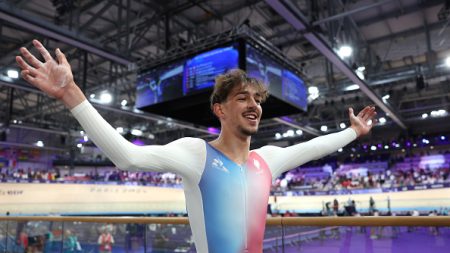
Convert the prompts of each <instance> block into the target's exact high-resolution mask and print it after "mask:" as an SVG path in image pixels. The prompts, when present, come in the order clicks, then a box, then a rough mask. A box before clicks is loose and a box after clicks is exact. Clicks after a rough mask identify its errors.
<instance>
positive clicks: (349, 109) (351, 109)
mask: <svg viewBox="0 0 450 253" xmlns="http://www.w3.org/2000/svg"><path fill="white" fill-rule="evenodd" d="M348 116H349V117H351V116H355V114H354V113H353V108H351V107H349V108H348Z"/></svg>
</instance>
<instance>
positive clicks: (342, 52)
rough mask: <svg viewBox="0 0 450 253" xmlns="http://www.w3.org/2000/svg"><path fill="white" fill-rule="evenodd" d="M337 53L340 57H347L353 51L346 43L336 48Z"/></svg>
mask: <svg viewBox="0 0 450 253" xmlns="http://www.w3.org/2000/svg"><path fill="white" fill-rule="evenodd" d="M337 53H338V55H339V57H341V59H344V58H347V57H349V56H350V55H352V53H353V48H352V47H350V46H347V45H344V46H341V47H340V48H339V50H338V52H337Z"/></svg>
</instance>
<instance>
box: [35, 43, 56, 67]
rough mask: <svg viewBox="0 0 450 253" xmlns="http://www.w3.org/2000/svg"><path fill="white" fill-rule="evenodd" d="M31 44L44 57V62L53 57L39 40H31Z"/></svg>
mask: <svg viewBox="0 0 450 253" xmlns="http://www.w3.org/2000/svg"><path fill="white" fill-rule="evenodd" d="M33 45H34V46H35V47H36V48H37V50H39V53H41V55H42V57H44V60H45V61H46V62H48V61H51V60H53V57H52V56H51V55H50V53H49V52H48V51H47V49H46V48H45V47H44V46H43V45H42V43H41V42H39V41H38V40H33Z"/></svg>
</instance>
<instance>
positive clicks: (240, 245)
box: [16, 40, 376, 253]
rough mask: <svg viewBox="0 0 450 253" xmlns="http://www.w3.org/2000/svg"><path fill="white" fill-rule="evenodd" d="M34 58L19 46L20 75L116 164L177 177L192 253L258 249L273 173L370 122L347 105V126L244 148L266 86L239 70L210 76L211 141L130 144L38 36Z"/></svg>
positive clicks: (368, 111)
mask: <svg viewBox="0 0 450 253" xmlns="http://www.w3.org/2000/svg"><path fill="white" fill-rule="evenodd" d="M33 44H34V46H35V47H36V48H37V49H38V50H39V52H40V53H41V55H42V56H43V58H44V62H41V61H39V60H38V59H37V58H36V57H34V56H33V55H32V54H31V53H30V52H29V51H28V50H27V49H26V48H21V49H20V52H21V54H22V56H23V58H22V57H21V56H17V57H16V60H17V62H18V64H19V65H20V67H21V68H22V72H21V74H22V77H23V78H24V79H25V80H26V81H28V82H29V83H31V84H32V85H34V86H36V87H37V88H39V89H41V90H42V91H44V92H45V93H47V94H48V95H50V96H52V97H55V98H56V99H58V100H60V101H62V102H63V103H64V104H65V105H66V106H67V108H68V109H70V110H71V112H72V114H73V115H74V116H75V118H76V119H77V120H78V121H79V122H80V124H81V126H82V127H83V128H84V129H85V130H86V132H87V134H88V135H89V137H90V138H91V139H92V140H93V141H94V143H95V144H96V145H97V146H98V147H99V148H100V149H102V151H103V152H104V153H105V154H106V155H107V156H108V157H109V158H110V159H111V160H112V161H113V162H114V164H115V165H116V166H117V167H118V168H120V169H126V170H140V171H150V170H151V171H159V172H163V171H164V172H165V171H170V172H173V173H178V174H179V175H181V176H182V178H183V186H184V193H185V197H186V205H187V211H188V214H189V221H190V224H191V229H192V233H193V236H194V240H195V245H196V249H197V251H198V252H202V253H207V252H209V253H211V252H214V253H216V252H224V253H238V252H262V246H263V238H264V229H265V219H266V206H267V202H268V198H269V192H270V186H271V182H272V178H276V177H278V176H279V175H281V173H283V172H285V171H287V170H290V169H293V168H297V167H298V166H300V165H302V164H304V163H306V162H308V161H311V160H314V159H319V158H321V157H323V156H325V155H328V154H330V153H332V152H335V151H336V150H338V149H339V148H341V147H343V146H345V145H347V144H348V143H350V142H351V141H353V140H354V139H356V138H357V137H359V136H362V135H365V134H367V133H368V132H369V131H370V129H371V128H372V126H373V124H370V121H371V120H374V117H375V115H376V112H375V108H374V107H370V106H368V107H366V108H364V109H363V110H362V111H361V112H360V113H358V115H357V116H355V115H354V113H353V109H351V108H349V117H350V122H351V126H350V127H349V128H347V129H345V130H343V131H341V132H338V133H333V134H329V135H325V136H321V137H317V138H315V139H312V140H310V141H308V142H305V143H300V144H297V145H293V146H290V147H286V148H280V147H275V146H264V147H262V148H259V149H256V150H250V140H251V136H252V135H253V134H255V133H256V132H257V130H258V125H259V122H260V119H261V114H262V108H261V104H262V103H263V102H264V101H265V99H266V98H267V96H268V93H267V89H266V87H265V86H264V85H263V84H262V83H261V82H260V81H259V80H257V79H254V78H251V77H248V76H247V75H246V74H245V72H243V71H242V70H231V71H229V72H227V73H226V74H223V75H219V76H218V77H217V78H216V83H215V86H214V91H213V94H212V95H211V109H212V111H213V113H214V114H215V116H216V117H217V118H218V119H219V121H220V124H221V132H220V135H219V137H218V138H217V139H215V140H213V141H211V142H209V143H208V142H205V141H204V140H202V139H198V138H189V137H186V138H181V139H178V140H175V141H173V142H171V143H169V144H167V145H150V146H136V145H134V144H132V143H130V142H129V141H127V140H126V139H124V138H123V137H122V136H121V135H120V134H119V133H117V132H116V130H115V129H114V128H113V127H112V126H111V125H109V124H108V123H107V122H106V121H105V120H104V119H103V118H102V117H101V116H100V115H99V114H98V112H97V111H96V110H95V109H94V107H93V106H92V105H91V104H90V103H89V102H88V100H87V99H86V97H85V96H84V94H83V93H82V91H81V90H80V89H79V87H78V86H77V85H76V84H75V82H74V80H73V76H72V71H71V68H70V65H69V63H68V61H67V59H66V57H65V56H64V54H63V53H62V52H61V51H60V50H59V49H56V51H55V54H56V59H53V57H52V56H51V55H50V53H49V52H48V51H47V50H46V49H45V48H44V46H43V45H42V44H41V43H40V42H39V41H37V40H34V41H33ZM24 58H25V59H24Z"/></svg>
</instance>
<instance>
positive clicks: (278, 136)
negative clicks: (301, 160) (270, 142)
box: [275, 133, 283, 140]
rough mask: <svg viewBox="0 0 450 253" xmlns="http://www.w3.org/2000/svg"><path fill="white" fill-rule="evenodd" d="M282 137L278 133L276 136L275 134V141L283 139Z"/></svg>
mask: <svg viewBox="0 0 450 253" xmlns="http://www.w3.org/2000/svg"><path fill="white" fill-rule="evenodd" d="M281 137H283V136H281V134H280V133H276V134H275V139H277V140H279V139H281Z"/></svg>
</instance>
